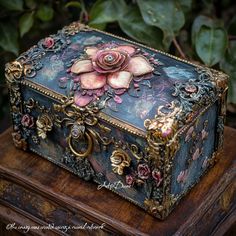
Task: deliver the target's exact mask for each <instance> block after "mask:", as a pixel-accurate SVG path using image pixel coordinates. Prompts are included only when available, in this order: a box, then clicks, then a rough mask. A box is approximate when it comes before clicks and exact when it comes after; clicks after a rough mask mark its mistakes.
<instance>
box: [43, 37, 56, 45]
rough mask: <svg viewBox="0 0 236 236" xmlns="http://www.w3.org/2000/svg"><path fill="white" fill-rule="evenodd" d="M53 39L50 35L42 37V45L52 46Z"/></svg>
mask: <svg viewBox="0 0 236 236" xmlns="http://www.w3.org/2000/svg"><path fill="white" fill-rule="evenodd" d="M54 43H55V42H54V39H53V38H52V37H47V38H45V39H44V42H43V45H44V46H45V47H46V48H52V47H53V46H54Z"/></svg>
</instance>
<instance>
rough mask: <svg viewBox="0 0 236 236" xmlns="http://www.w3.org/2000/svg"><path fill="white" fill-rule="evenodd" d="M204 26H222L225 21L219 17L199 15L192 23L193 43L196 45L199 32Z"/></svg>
mask: <svg viewBox="0 0 236 236" xmlns="http://www.w3.org/2000/svg"><path fill="white" fill-rule="evenodd" d="M202 26H207V27H209V28H219V27H220V28H222V27H223V22H222V21H220V20H217V19H214V20H213V19H212V18H210V17H207V16H203V15H199V16H198V17H197V18H196V19H195V20H194V22H193V25H192V32H191V37H192V45H195V42H196V37H197V34H198V33H199V31H200V29H201V27H202Z"/></svg>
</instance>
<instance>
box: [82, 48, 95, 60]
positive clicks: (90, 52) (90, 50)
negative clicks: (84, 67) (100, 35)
mask: <svg viewBox="0 0 236 236" xmlns="http://www.w3.org/2000/svg"><path fill="white" fill-rule="evenodd" d="M97 51H98V48H96V47H87V48H86V49H85V53H86V54H87V55H88V56H89V57H90V58H91V57H93V56H94V55H95V54H96V53H97Z"/></svg>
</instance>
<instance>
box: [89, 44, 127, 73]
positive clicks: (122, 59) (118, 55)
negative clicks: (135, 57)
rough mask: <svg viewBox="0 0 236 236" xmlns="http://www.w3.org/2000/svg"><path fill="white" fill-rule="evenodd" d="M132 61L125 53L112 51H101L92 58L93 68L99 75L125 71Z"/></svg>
mask: <svg viewBox="0 0 236 236" xmlns="http://www.w3.org/2000/svg"><path fill="white" fill-rule="evenodd" d="M129 60H130V56H129V54H128V53H127V52H125V51H118V50H112V49H106V50H99V51H98V52H97V53H96V56H95V57H94V58H92V67H93V69H94V70H95V71H97V72H98V73H112V72H116V71H121V70H124V69H125V68H126V67H127V65H128V63H129Z"/></svg>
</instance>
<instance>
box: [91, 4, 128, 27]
mask: <svg viewBox="0 0 236 236" xmlns="http://www.w3.org/2000/svg"><path fill="white" fill-rule="evenodd" d="M126 8H127V5H126V3H125V1H124V0H106V1H104V0H99V1H97V2H96V3H95V4H94V5H93V7H92V9H91V11H90V14H89V16H90V24H92V25H95V24H103V23H110V22H114V21H117V20H119V19H121V18H122V16H123V13H124V12H125V10H126Z"/></svg>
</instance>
